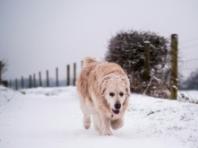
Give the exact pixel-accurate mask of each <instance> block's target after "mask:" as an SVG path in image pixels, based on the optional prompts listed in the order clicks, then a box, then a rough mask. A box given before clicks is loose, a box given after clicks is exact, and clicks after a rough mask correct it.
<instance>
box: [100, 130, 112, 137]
mask: <svg viewBox="0 0 198 148" xmlns="http://www.w3.org/2000/svg"><path fill="white" fill-rule="evenodd" d="M102 135H104V136H111V135H113V133H112V132H111V130H105V131H103V133H102Z"/></svg>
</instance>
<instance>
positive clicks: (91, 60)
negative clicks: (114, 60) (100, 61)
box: [83, 57, 97, 67]
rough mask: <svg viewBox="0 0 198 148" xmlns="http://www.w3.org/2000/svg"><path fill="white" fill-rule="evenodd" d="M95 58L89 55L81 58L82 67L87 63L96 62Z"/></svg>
mask: <svg viewBox="0 0 198 148" xmlns="http://www.w3.org/2000/svg"><path fill="white" fill-rule="evenodd" d="M96 62H97V60H96V59H95V58H91V57H86V58H85V59H84V60H83V67H87V66H88V65H90V64H92V63H96Z"/></svg>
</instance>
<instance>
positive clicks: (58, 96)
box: [0, 87, 198, 148]
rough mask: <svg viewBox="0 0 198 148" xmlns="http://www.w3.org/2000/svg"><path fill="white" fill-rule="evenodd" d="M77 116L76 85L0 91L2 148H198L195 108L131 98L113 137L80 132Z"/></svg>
mask: <svg viewBox="0 0 198 148" xmlns="http://www.w3.org/2000/svg"><path fill="white" fill-rule="evenodd" d="M197 96H198V93H197ZM81 118H82V114H81V112H80V109H79V102H78V96H77V93H76V88H75V87H61V88H36V89H26V90H21V91H18V92H16V91H13V90H10V89H6V88H4V87H0V148H78V147H80V148H87V147H92V148H102V147H103V148H104V147H113V148H120V147H125V148H131V147H133V148H198V126H197V125H198V105H197V104H193V103H185V102H178V101H172V100H165V99H156V98H152V97H147V96H142V95H137V94H132V95H131V97H130V107H129V109H128V112H127V114H126V117H125V125H124V127H123V128H121V129H119V130H117V131H113V136H99V135H98V134H97V133H96V132H95V130H94V129H93V127H92V128H91V129H90V130H85V129H83V126H82V122H81Z"/></svg>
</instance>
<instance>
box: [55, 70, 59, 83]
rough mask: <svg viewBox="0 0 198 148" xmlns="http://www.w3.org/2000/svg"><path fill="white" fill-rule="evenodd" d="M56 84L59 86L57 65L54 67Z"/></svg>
mask: <svg viewBox="0 0 198 148" xmlns="http://www.w3.org/2000/svg"><path fill="white" fill-rule="evenodd" d="M56 86H59V79H58V67H56Z"/></svg>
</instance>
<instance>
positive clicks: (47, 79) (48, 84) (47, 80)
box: [46, 70, 50, 87]
mask: <svg viewBox="0 0 198 148" xmlns="http://www.w3.org/2000/svg"><path fill="white" fill-rule="evenodd" d="M46 86H47V87H49V86H50V82H49V71H48V70H46Z"/></svg>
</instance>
